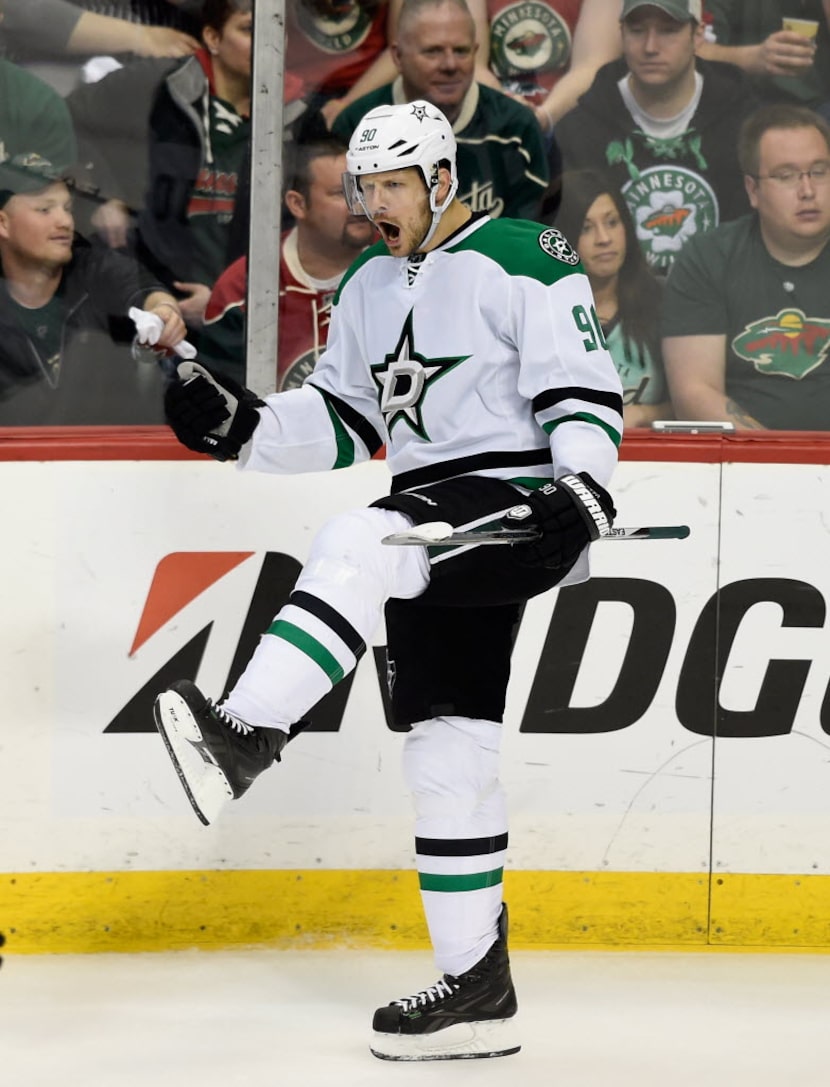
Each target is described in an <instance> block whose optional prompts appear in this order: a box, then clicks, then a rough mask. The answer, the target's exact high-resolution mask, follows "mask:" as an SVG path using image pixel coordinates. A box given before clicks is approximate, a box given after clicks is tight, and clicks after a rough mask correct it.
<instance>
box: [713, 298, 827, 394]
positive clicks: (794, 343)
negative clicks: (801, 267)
mask: <svg viewBox="0 0 830 1087" xmlns="http://www.w3.org/2000/svg"><path fill="white" fill-rule="evenodd" d="M732 350H733V351H734V352H735V354H736V355H738V356H739V357H740V358H742V359H746V361H747V362H751V363H752V364H753V366H754V367H755V369H756V370H757V371H758V373H760V374H781V375H783V376H784V377H791V378H794V379H796V380H799V379H800V378H802V377H805V376H806V375H807V374H809V373H810V371H811V370H815V368H816V367H817V366H821V364H822V363H823V362H824V360H825V359H826V358H827V353H828V350H830V320H825V319H823V318H821V317H807V316H806V315H805V313H804V311H803V310H800V309H783V310H779V311H778V313H776V314H775V316H774V317H762V318H761V319H760V320H758V321H753V322H752V324H751V325H747V326H746V328H745V329H744V331H743V332H741V333H740V335H738V336H736V337H735V338H734V339H733V340H732Z"/></svg>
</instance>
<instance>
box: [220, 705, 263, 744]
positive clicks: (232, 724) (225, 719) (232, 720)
mask: <svg viewBox="0 0 830 1087" xmlns="http://www.w3.org/2000/svg"><path fill="white" fill-rule="evenodd" d="M213 709H214V712H215V713H216V716H217V717H218V718H219V720H220V721H221V722H222V724H223V725H227V726H228V728H232V729H233V730H234V732H238V733H239V734H240V735H241V736H249V735H250V734H251V733H252V732H253V731H254V726H253V725H246V724H245V722H244V721H240V720H239V718H237V717H232V716H231V715H230V714H229V713H228V712H227V710H223V709H222V707H221V706H217V704H216V703H215V702H214V703H213Z"/></svg>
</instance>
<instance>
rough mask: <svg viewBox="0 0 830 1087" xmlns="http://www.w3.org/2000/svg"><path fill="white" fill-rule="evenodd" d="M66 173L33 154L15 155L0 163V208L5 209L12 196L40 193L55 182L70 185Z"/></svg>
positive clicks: (40, 156)
mask: <svg viewBox="0 0 830 1087" xmlns="http://www.w3.org/2000/svg"><path fill="white" fill-rule="evenodd" d="M70 180H71V179H70V177H69V174H68V172H67V171H65V170H60V169H58V168H57V167H56V166H53V165H52V163H51V162H49V160H48V159H45V158H43V156H42V155H38V154H36V153H35V152H32V153H30V154H26V155H15V156H14V157H13V158H10V159H6V160H5V162H0V208H3V207H5V205H6V204H7V202H8V201H9V200H11V198H12V197H13V196H19V195H20V194H22V193H34V192H40V191H41V190H42V189H45V188H48V186H49V185H54V184H55V182H56V181H64V182H66V183H67V184H69V183H70Z"/></svg>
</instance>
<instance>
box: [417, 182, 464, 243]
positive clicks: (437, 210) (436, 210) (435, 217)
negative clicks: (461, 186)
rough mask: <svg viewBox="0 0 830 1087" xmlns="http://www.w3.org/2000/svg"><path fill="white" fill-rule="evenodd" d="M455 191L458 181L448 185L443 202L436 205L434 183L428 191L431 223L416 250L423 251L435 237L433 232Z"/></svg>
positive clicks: (436, 187) (435, 187) (435, 186)
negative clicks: (448, 189)
mask: <svg viewBox="0 0 830 1087" xmlns="http://www.w3.org/2000/svg"><path fill="white" fill-rule="evenodd" d="M457 189H458V181H453V182H452V183H451V185H450V191H449V192H448V193H447V195H446V196H445V197H444V200H443V202H442V203H441V204H438V203H437V202H436V193H437V192H438V184H437V183H436V184H435V185H433V187H432V188H431V189H430V191H429V206H430V210H431V211H432V223H431V224H430V227H429V230H428V231H427V232H426V234H425V235H424V237H423V238H422V239H421V241H420V242H419V243H418V245H416V246H415V249H416V250H418V249H423V248H424V246H425V245H429V243H430V242H431V241H432V239H433V237H434V235H435V231H436V230H437V229H438V223H439V222H440V221H441V216H442V215H443V214H444V212H445V211H446V210H447V208H448V207H449V206H450V204H451V203H452V200H453V197H454V196H455V193H456V190H457Z"/></svg>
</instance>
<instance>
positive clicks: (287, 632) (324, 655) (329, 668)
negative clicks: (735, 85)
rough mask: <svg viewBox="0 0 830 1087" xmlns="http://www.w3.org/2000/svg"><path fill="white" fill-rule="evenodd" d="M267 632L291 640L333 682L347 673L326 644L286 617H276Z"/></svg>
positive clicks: (338, 680) (284, 639) (336, 681)
mask: <svg viewBox="0 0 830 1087" xmlns="http://www.w3.org/2000/svg"><path fill="white" fill-rule="evenodd" d="M265 633H266V634H273V635H274V637H275V638H282V639H283V641H286V642H290V643H291V644H292V645H293V646H296V648H297V649H299V650H300V652H302V653H305V655H306V656H307V657H311V659H312V660H313V661H314V663H315V664H318V665H319V666H320V667H321V668H322V669H323V671H324V672H325V673H326V675H327V676H328V677H329V679H330V680H331V682H332V684H335V683H339V682H340V680H341V679H342V678H343V676H344V675H345V674H346V673H345V672H344V671H343V669H342V668H341V666H340V665H339V664H338V663H337V659H336V658H335V657H333V656H332V655H331V653H329V651H328V649H326V647H325V646H324V645H322V644H321V643H320V642H318V641H317V639H316V638H312V636H311V635H310V634H308V633H306V631H304V630H302V629H301V628H300V627H296V626H294V624H293V623H287V622H286V621H285V620H284V619H275V620H274V622H273V623H272V624H271V625H270V627H268V629H267V630H266V631H265Z"/></svg>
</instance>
